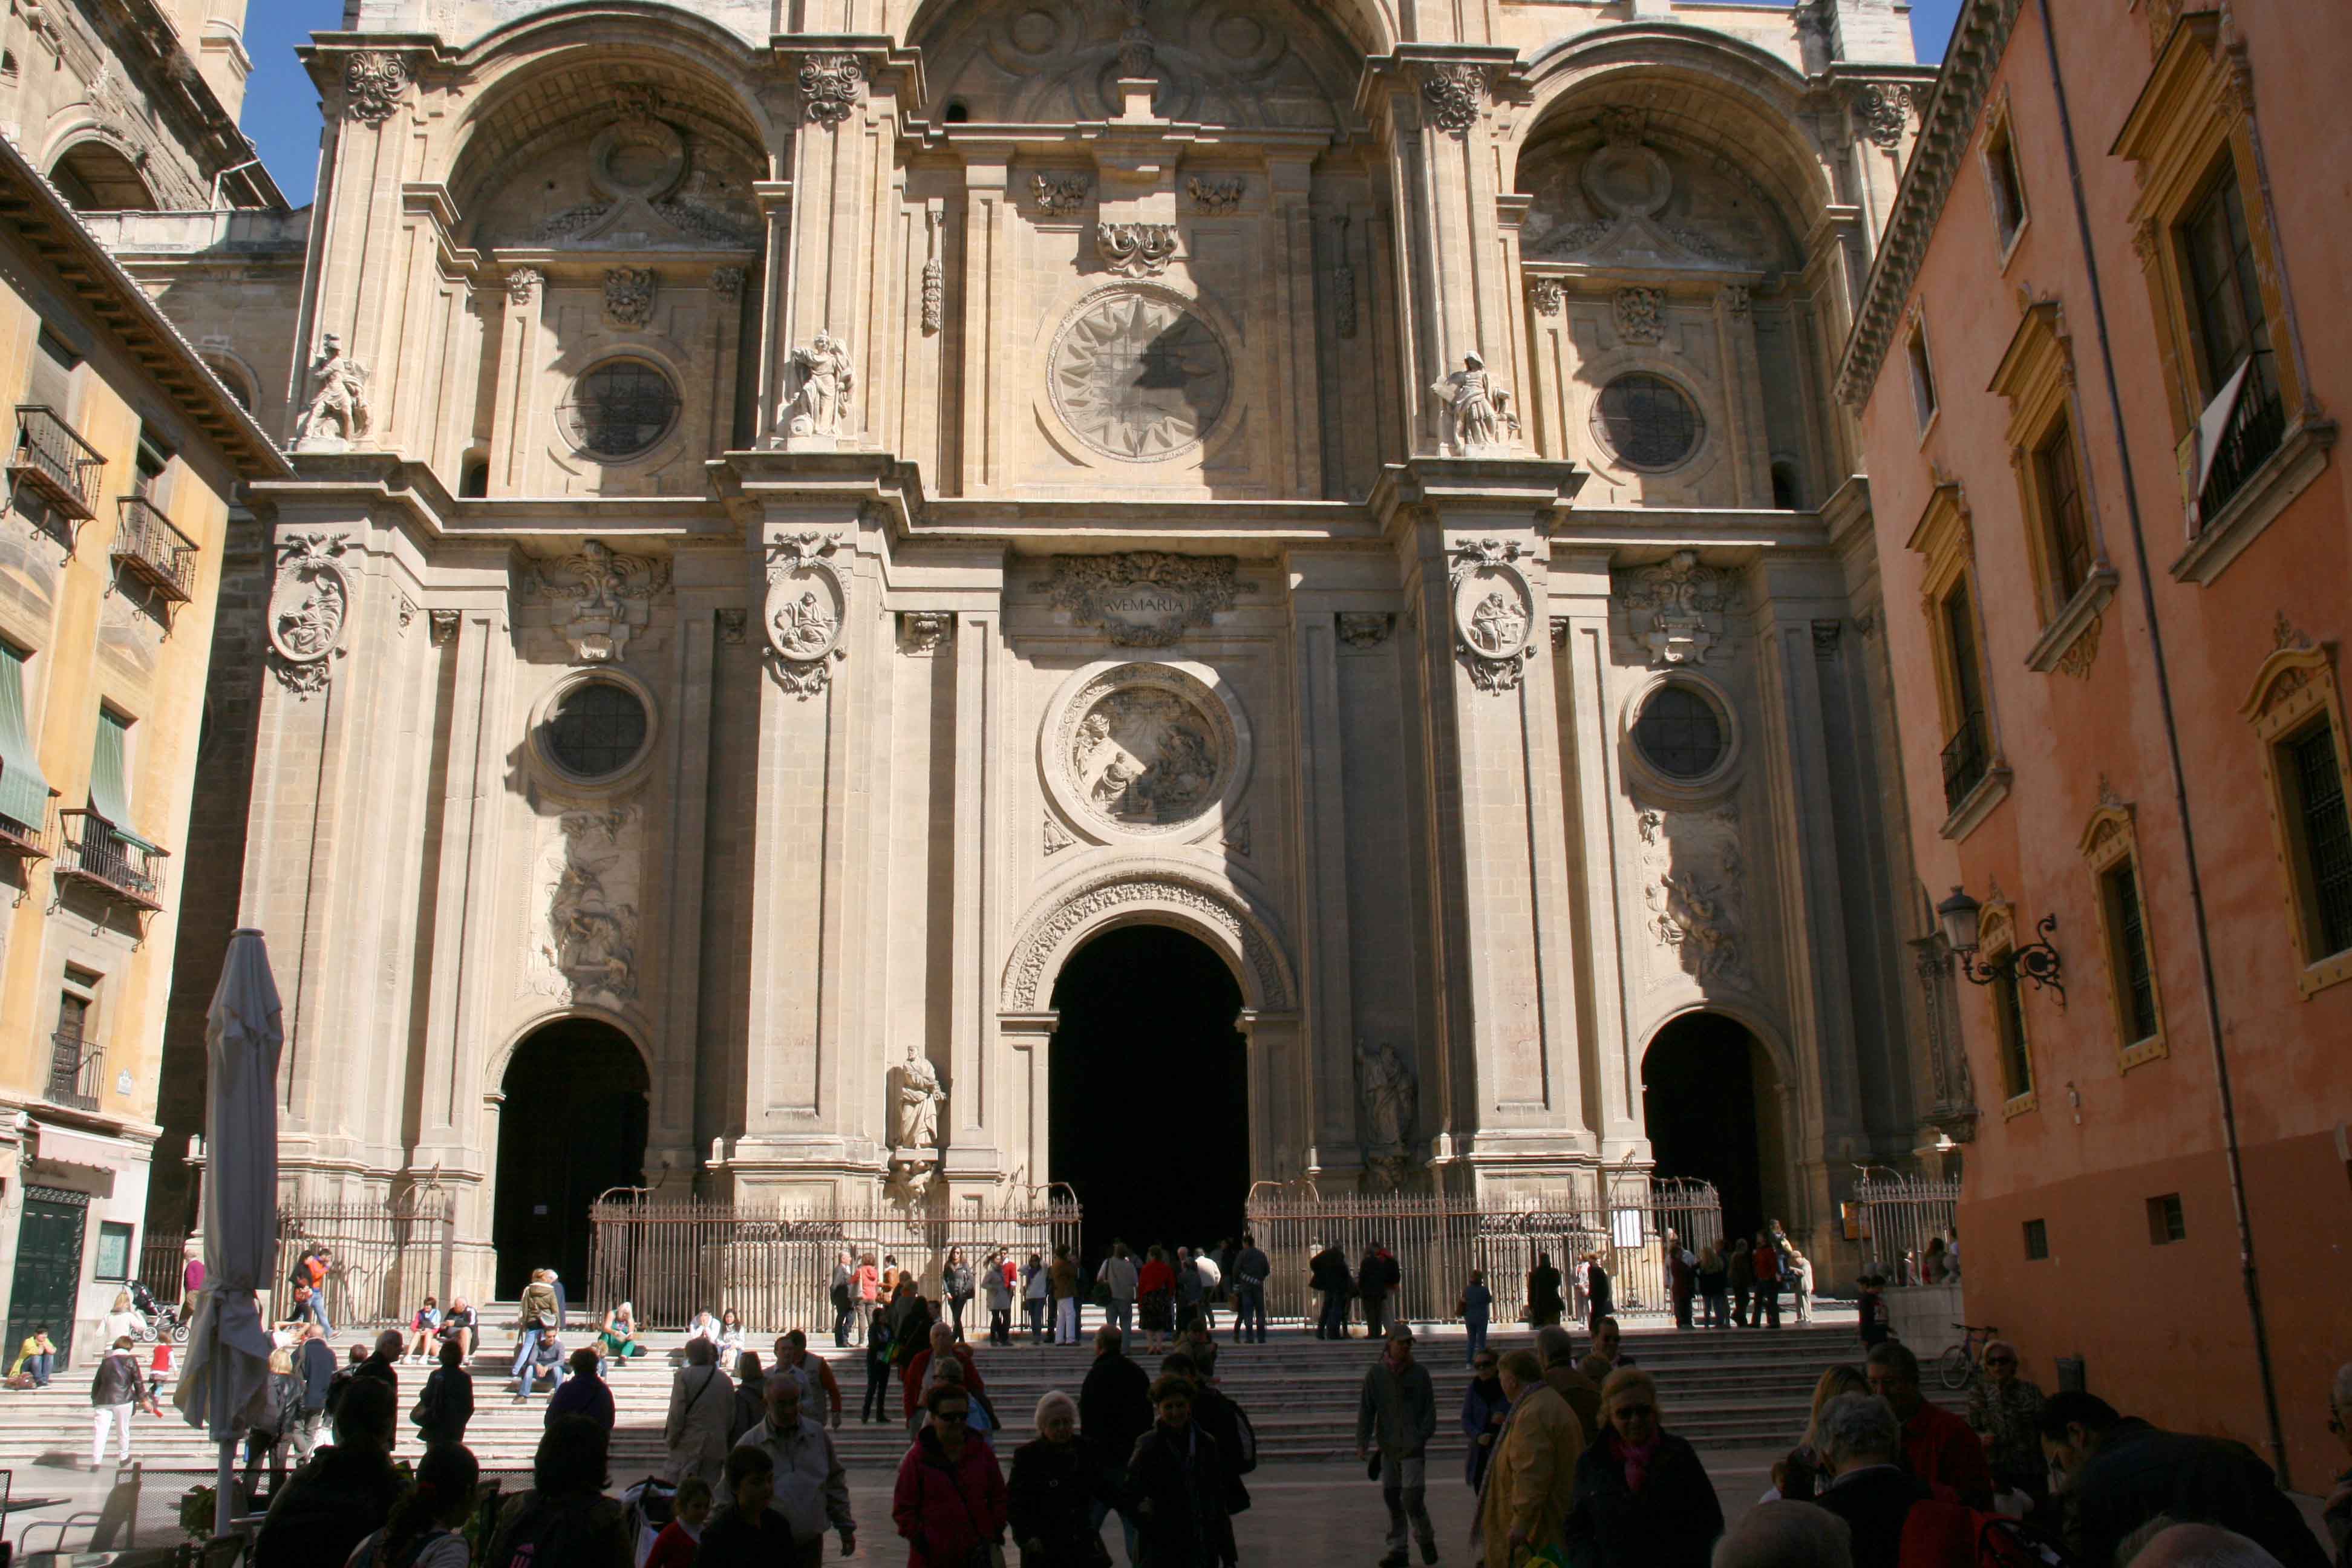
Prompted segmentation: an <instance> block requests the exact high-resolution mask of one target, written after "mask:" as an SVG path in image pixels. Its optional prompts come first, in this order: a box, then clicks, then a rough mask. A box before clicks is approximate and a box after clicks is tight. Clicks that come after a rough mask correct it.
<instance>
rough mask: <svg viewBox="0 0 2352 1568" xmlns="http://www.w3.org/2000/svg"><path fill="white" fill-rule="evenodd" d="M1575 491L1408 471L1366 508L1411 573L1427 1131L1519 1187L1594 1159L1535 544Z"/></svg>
mask: <svg viewBox="0 0 2352 1568" xmlns="http://www.w3.org/2000/svg"><path fill="white" fill-rule="evenodd" d="M1577 478H1578V476H1576V474H1575V472H1574V470H1572V469H1570V468H1568V467H1567V466H1566V465H1563V464H1554V463H1538V462H1528V461H1516V460H1494V461H1478V462H1467V461H1459V460H1450V459H1448V460H1436V461H1427V460H1415V461H1414V462H1412V463H1410V464H1407V465H1406V466H1405V468H1404V469H1403V471H1402V475H1401V476H1396V475H1392V477H1391V478H1390V479H1386V480H1384V481H1383V483H1382V487H1381V491H1380V492H1377V493H1376V494H1375V497H1374V505H1375V507H1376V508H1378V509H1379V510H1381V512H1382V513H1383V515H1384V518H1385V521H1386V522H1387V526H1388V528H1389V530H1390V533H1391V538H1392V539H1393V540H1394V541H1395V542H1396V545H1397V548H1398V550H1399V552H1400V554H1401V555H1402V568H1403V573H1404V575H1405V578H1406V592H1407V597H1408V601H1409V602H1410V604H1411V605H1412V612H1413V615H1414V616H1415V618H1416V622H1417V628H1418V634H1419V647H1418V656H1419V664H1420V670H1421V677H1422V682H1423V707H1424V711H1425V713H1426V714H1427V722H1428V725H1429V742H1430V744H1429V756H1428V761H1427V763H1426V768H1427V784H1426V788H1427V790H1428V794H1429V796H1430V801H1431V808H1430V812H1429V817H1430V821H1431V823H1432V825H1433V833H1434V835H1435V838H1436V842H1435V843H1433V846H1432V851H1433V853H1432V859H1433V863H1434V872H1433V878H1434V885H1433V896H1434V900H1435V904H1436V908H1435V909H1434V910H1433V919H1432V921H1431V922H1430V923H1431V926H1432V928H1433V934H1434V942H1435V944H1436V948H1437V953H1438V973H1439V983H1438V984H1439V993H1440V996H1441V998H1442V1002H1441V1005H1440V1009H1439V1013H1438V1022H1439V1037H1438V1038H1437V1039H1436V1040H1435V1041H1434V1042H1432V1046H1433V1048H1432V1049H1425V1050H1424V1052H1423V1061H1422V1062H1421V1064H1420V1077H1421V1085H1422V1089H1421V1097H1420V1111H1421V1120H1422V1122H1423V1126H1424V1127H1427V1128H1430V1129H1432V1130H1433V1131H1439V1132H1443V1133H1445V1134H1448V1135H1450V1136H1451V1137H1452V1138H1453V1139H1454V1147H1455V1149H1457V1150H1458V1151H1460V1152H1463V1153H1464V1154H1465V1156H1466V1158H1467V1160H1468V1161H1469V1163H1470V1164H1471V1165H1472V1167H1473V1168H1474V1169H1477V1168H1479V1167H1484V1166H1488V1165H1501V1166H1504V1167H1506V1168H1507V1171H1508V1173H1509V1176H1510V1177H1515V1178H1525V1177H1529V1176H1533V1177H1558V1176H1560V1175H1564V1174H1565V1173H1567V1172H1568V1171H1569V1170H1570V1169H1571V1168H1572V1167H1573V1166H1574V1165H1576V1164H1578V1163H1589V1162H1590V1160H1591V1156H1592V1154H1593V1152H1594V1148H1593V1140H1592V1138H1591V1135H1590V1134H1589V1133H1588V1132H1587V1131H1586V1130H1585V1125H1584V1123H1585V1110H1584V1089H1583V1074H1582V1070H1581V1058H1582V1050H1583V1047H1582V1037H1581V1031H1580V1028H1579V1026H1578V1020H1577V1016H1576V1006H1575V993H1574V985H1573V975H1572V962H1573V961H1572V949H1573V942H1572V923H1571V914H1570V903H1569V898H1568V882H1567V875H1566V868H1567V841H1566V837H1565V833H1564V829H1563V818H1562V813H1563V806H1564V801H1563V794H1562V779H1561V773H1560V752H1559V735H1558V729H1557V714H1556V707H1555V699H1554V697H1553V695H1552V680H1553V672H1552V663H1551V659H1550V657H1549V653H1550V639H1549V637H1548V636H1547V635H1546V632H1547V626H1548V622H1547V620H1546V605H1547V601H1548V592H1547V590H1546V587H1545V584H1544V563H1543V543H1542V532H1543V529H1544V526H1545V525H1546V524H1548V522H1549V519H1550V518H1551V517H1552V516H1553V515H1554V514H1555V513H1556V512H1557V510H1559V508H1560V507H1562V506H1563V505H1564V504H1565V503H1566V500H1568V498H1569V496H1570V495H1572V494H1573V491H1574V489H1575V485H1576V482H1577ZM1425 1152H1426V1151H1425V1149H1419V1148H1417V1149H1416V1150H1415V1151H1414V1153H1415V1154H1416V1156H1420V1155H1423V1154H1425ZM1494 1179H1495V1178H1492V1177H1489V1178H1486V1180H1487V1181H1490V1182H1491V1181H1492V1180H1494Z"/></svg>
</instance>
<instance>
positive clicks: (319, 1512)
mask: <svg viewBox="0 0 2352 1568" xmlns="http://www.w3.org/2000/svg"><path fill="white" fill-rule="evenodd" d="M330 1359H331V1358H330ZM392 1412H393V1397H392V1390H391V1389H390V1388H388V1387H386V1386H385V1385H384V1384H383V1382H382V1381H381V1380H379V1379H377V1378H373V1377H356V1378H353V1379H352V1381H351V1383H350V1384H348V1385H347V1386H346V1387H345V1388H344V1390H343V1396H342V1398H341V1399H340V1400H339V1401H337V1402H336V1405H335V1440H334V1442H333V1444H332V1445H331V1446H330V1447H324V1448H321V1449H320V1450H319V1451H318V1453H317V1454H315V1455H313V1456H312V1457H311V1459H310V1463H309V1464H306V1465H304V1466H303V1467H302V1468H300V1469H299V1470H297V1471H295V1472H294V1476H293V1479H290V1480H289V1481H288V1482H287V1483H286V1484H285V1485H284V1486H282V1487H280V1488H279V1489H278V1495H277V1497H275V1498H274V1499H272V1500H271V1501H270V1504H269V1516H268V1518H267V1519H265V1520H264V1521H262V1524H261V1531H260V1533H259V1534H258V1535H257V1536H255V1537H254V1542H253V1559H252V1561H253V1564H254V1568H320V1565H321V1564H324V1563H341V1562H342V1561H344V1560H345V1559H346V1558H348V1557H350V1556H351V1554H352V1548H353V1547H355V1546H357V1545H358V1544H359V1543H360V1542H362V1540H364V1539H366V1538H367V1537H368V1536H369V1535H372V1534H373V1533H374V1532H375V1531H378V1530H381V1529H383V1521H384V1520H385V1519H386V1518H387V1517H388V1516H389V1515H390V1514H391V1512H392V1507H393V1504H394V1503H395V1502H398V1501H399V1500H400V1495H401V1491H402V1486H401V1481H400V1474H399V1472H398V1471H396V1470H394V1468H392Z"/></svg>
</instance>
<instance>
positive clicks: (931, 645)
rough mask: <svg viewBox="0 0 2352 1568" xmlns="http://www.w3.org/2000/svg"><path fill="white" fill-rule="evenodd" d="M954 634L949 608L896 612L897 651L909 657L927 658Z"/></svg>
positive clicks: (953, 620) (953, 622)
mask: <svg viewBox="0 0 2352 1568" xmlns="http://www.w3.org/2000/svg"><path fill="white" fill-rule="evenodd" d="M954 636H955V613H954V612H953V611H951V610H901V611H899V612H898V651H899V652H900V653H903V654H905V655H906V656H907V657H908V658H930V657H931V656H932V655H933V654H935V653H937V652H939V651H940V647H943V646H944V645H945V644H946V643H947V642H948V641H949V640H950V638H952V637H954Z"/></svg>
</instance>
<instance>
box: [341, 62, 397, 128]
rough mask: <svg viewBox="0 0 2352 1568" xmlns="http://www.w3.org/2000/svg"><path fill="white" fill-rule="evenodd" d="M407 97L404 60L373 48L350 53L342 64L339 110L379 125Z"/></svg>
mask: <svg viewBox="0 0 2352 1568" xmlns="http://www.w3.org/2000/svg"><path fill="white" fill-rule="evenodd" d="M407 97H408V62H407V61H406V60H405V59H404V58H401V57H400V56H398V55H394V54H384V53H380V52H378V51H375V50H368V51H366V52H364V53H361V54H356V55H353V56H352V58H351V59H350V61H349V62H348V63H346V64H345V65H344V67H343V112H344V113H346V114H348V115H350V116H351V117H352V119H353V120H358V121H365V122H366V123H367V124H370V125H381V124H383V122H384V121H387V120H389V119H391V118H392V117H393V115H394V113H396V112H398V110H399V109H400V106H401V104H402V102H403V101H404V100H406V98H407Z"/></svg>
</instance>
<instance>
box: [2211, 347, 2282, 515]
mask: <svg viewBox="0 0 2352 1568" xmlns="http://www.w3.org/2000/svg"><path fill="white" fill-rule="evenodd" d="M2285 436H2286V408H2285V405H2283V404H2282V403H2280V401H2279V395H2278V389H2277V388H2275V387H2273V386H2267V385H2264V384H2263V383H2262V382H2260V381H2256V380H2253V379H2252V378H2251V377H2250V378H2249V379H2248V383H2247V384H2246V386H2245V387H2244V388H2243V389H2242V391H2240V393H2239V394H2238V405H2237V406H2236V407H2235V408H2233V409H2231V411H2230V424H2229V427H2228V428H2227V429H2226V430H2224V431H2222V433H2221V445H2220V446H2219V447H2216V448H2215V449H2214V452H2213V464H2212V467H2210V468H2208V469H2207V470H2206V471H2205V476H2204V482H2203V484H2202V485H2200V487H2199V489H2198V492H2197V517H2198V526H2199V528H2200V531H2201V530H2202V529H2203V528H2204V527H2205V526H2206V525H2207V524H2209V523H2210V522H2211V521H2212V520H2213V518H2214V517H2215V516H2216V515H2217V514H2218V513H2219V512H2220V511H2221V509H2222V508H2223V507H2225V506H2227V505H2229V504H2230V498H2231V496H2234V495H2236V494H2237V493H2238V491H2239V490H2241V489H2243V488H2244V487H2245V483H2246V481H2247V480H2248V479H2252V477H2253V472H2254V470H2255V469H2256V468H2261V467H2262V466H2263V463H2264V462H2265V461H2267V460H2268V459H2269V458H2270V455H2271V454H2272V453H2273V452H2275V451H2277V450H2278V449H2279V443H2280V442H2281V441H2282V440H2283V439H2284V438H2285Z"/></svg>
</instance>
